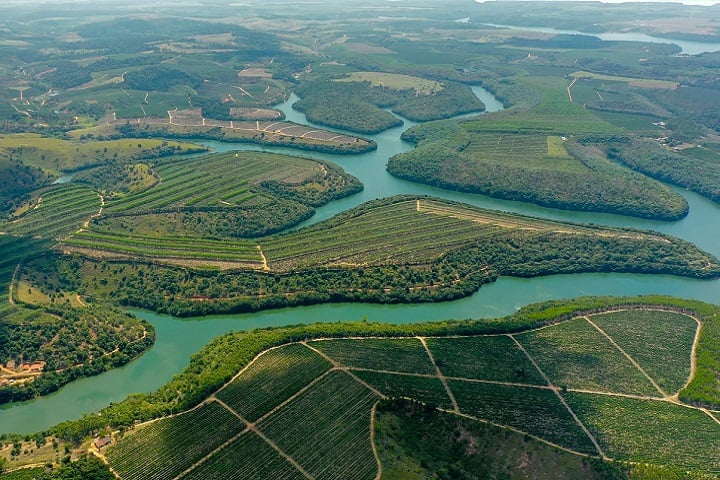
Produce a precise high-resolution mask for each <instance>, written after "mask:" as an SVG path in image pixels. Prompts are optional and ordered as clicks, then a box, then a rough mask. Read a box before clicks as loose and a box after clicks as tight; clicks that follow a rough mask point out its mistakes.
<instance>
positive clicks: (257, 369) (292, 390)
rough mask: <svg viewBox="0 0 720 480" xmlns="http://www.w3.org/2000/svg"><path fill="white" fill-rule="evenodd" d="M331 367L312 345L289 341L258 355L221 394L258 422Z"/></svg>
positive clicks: (240, 411)
mask: <svg viewBox="0 0 720 480" xmlns="http://www.w3.org/2000/svg"><path fill="white" fill-rule="evenodd" d="M329 368H330V364H329V363H328V362H327V361H326V360H325V359H323V358H322V357H320V356H319V355H317V354H316V353H314V352H313V351H312V350H310V349H309V348H307V347H304V346H302V345H298V344H292V345H287V346H284V347H281V348H278V349H276V350H270V351H268V352H266V353H265V354H264V355H262V356H261V357H259V358H258V359H256V360H255V361H254V362H253V363H252V364H251V365H250V366H249V367H248V368H247V369H246V370H244V371H243V372H242V373H241V374H240V376H238V378H236V379H235V380H233V381H232V383H230V384H229V385H227V386H226V387H225V388H223V389H222V390H220V391H219V392H218V394H217V397H218V398H219V399H220V400H222V401H223V402H225V403H226V404H227V405H228V406H229V407H230V408H232V409H233V410H234V411H235V412H237V413H239V414H240V415H242V416H243V418H246V419H248V420H249V421H251V422H254V421H256V420H257V419H259V418H260V417H262V416H263V415H265V414H266V413H268V412H269V411H270V410H272V409H273V408H275V407H277V406H278V405H280V404H281V403H283V402H284V401H285V400H287V399H288V398H290V397H291V396H292V395H294V394H296V393H297V392H298V391H299V390H300V389H301V388H303V387H305V386H306V385H308V384H309V383H310V382H312V381H313V380H315V379H317V378H318V377H319V376H320V375H322V374H323V373H324V372H326V371H327V370H328V369H329Z"/></svg>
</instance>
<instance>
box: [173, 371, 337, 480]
mask: <svg viewBox="0 0 720 480" xmlns="http://www.w3.org/2000/svg"><path fill="white" fill-rule="evenodd" d="M331 371H332V370H328V371H327V372H325V373H323V374H322V375H320V376H319V377H318V378H316V379H315V380H313V381H312V382H310V383H309V384H307V385H305V387H304V388H303V389H302V390H300V391H299V392H297V393H296V394H295V395H293V396H292V397H290V398H288V399H287V400H286V401H285V402H283V403H281V404H280V405H278V406H277V407H275V408H274V409H273V410H271V411H270V412H268V413H267V414H265V415H264V416H263V417H261V418H260V419H258V420H257V421H260V420H261V419H262V418H264V417H266V416H268V415H270V414H271V413H274V412H275V411H276V410H277V409H279V408H280V407H281V406H283V405H285V404H287V403H288V402H289V401H290V400H291V399H294V398H296V397H297V396H298V395H299V394H300V393H301V392H304V391H305V390H307V389H308V388H309V387H310V386H311V385H313V384H314V383H316V382H317V381H318V379H320V378H322V377H324V376H325V375H327V374H328V373H329V372H331ZM212 399H213V400H214V401H216V402H218V403H219V404H220V405H222V406H223V407H224V408H226V409H227V410H229V411H230V413H232V414H233V415H235V416H236V417H237V418H239V419H240V420H241V421H242V422H244V423H245V429H244V430H243V431H242V432H240V433H238V434H237V435H235V436H234V437H233V438H232V439H231V440H228V441H227V442H225V443H224V444H223V445H221V446H220V447H218V448H217V449H215V450H213V451H212V452H211V453H210V454H209V455H207V456H205V457H203V460H206V459H208V458H209V457H210V455H212V454H214V453H215V452H216V451H218V450H220V449H221V448H224V447H225V446H226V445H229V444H230V442H231V441H234V440H235V439H236V438H239V437H240V435H242V434H243V433H244V432H246V431H250V432H254V433H255V434H256V435H257V436H258V437H260V438H261V439H262V440H263V441H264V442H265V443H267V444H268V445H269V446H270V447H271V448H272V449H273V450H275V451H276V452H278V454H280V456H281V457H283V458H284V459H285V460H287V461H288V462H290V464H291V465H292V466H293V467H295V468H296V469H297V470H298V471H299V472H300V473H302V474H303V476H304V477H305V478H307V479H308V480H315V477H313V476H312V475H310V474H309V473H308V472H307V471H306V470H305V469H304V468H303V467H302V466H301V465H300V464H299V463H298V462H297V461H296V460H295V459H294V458H292V457H291V456H290V455H288V454H287V453H285V451H283V449H281V448H280V447H279V446H278V445H277V444H276V443H275V442H273V441H272V440H271V439H270V438H268V436H267V435H265V434H264V433H262V432H261V431H260V429H259V428H258V426H257V425H256V424H255V423H254V422H250V421H249V420H247V419H245V418H244V417H243V416H242V415H240V414H239V413H237V412H236V411H235V410H233V409H232V408H230V406H228V405H227V404H226V403H225V402H223V401H222V400H220V399H219V398H217V397H215V396H213V397H212ZM184 473H189V470H185V472H183V474H184ZM179 478H180V477H175V478H174V479H173V480H178V479H179Z"/></svg>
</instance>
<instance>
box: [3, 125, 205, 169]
mask: <svg viewBox="0 0 720 480" xmlns="http://www.w3.org/2000/svg"><path fill="white" fill-rule="evenodd" d="M198 149H199V147H197V146H196V145H192V144H189V143H183V142H177V141H171V140H160V139H142V140H136V139H132V140H107V141H93V142H74V141H68V140H63V139H60V138H52V137H42V136H40V135H37V134H17V135H4V136H0V151H4V152H5V153H6V154H9V155H11V156H12V157H13V158H16V159H19V160H22V161H23V163H25V164H26V165H30V166H33V167H38V168H42V169H43V170H46V171H50V172H54V173H55V175H59V172H63V171H75V170H78V169H81V168H86V167H89V166H92V165H97V164H101V163H104V162H107V161H111V160H112V161H119V162H126V161H131V160H137V159H143V158H154V157H156V156H159V155H161V154H165V153H168V152H172V153H176V154H183V153H192V152H194V151H197V150H198Z"/></svg>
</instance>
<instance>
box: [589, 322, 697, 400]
mask: <svg viewBox="0 0 720 480" xmlns="http://www.w3.org/2000/svg"><path fill="white" fill-rule="evenodd" d="M590 318H591V319H592V321H593V322H594V323H595V324H596V325H598V326H599V327H600V328H602V330H603V331H604V332H606V333H607V334H608V335H609V336H611V337H612V338H613V340H614V341H615V342H616V343H617V344H618V345H619V346H620V347H621V348H622V349H623V350H624V351H625V352H627V353H628V354H629V355H630V356H631V357H633V358H634V359H635V360H636V361H637V362H638V363H639V364H640V366H642V368H643V370H645V371H646V372H647V373H648V375H650V376H651V377H652V378H653V379H654V380H655V381H657V383H658V384H659V385H660V387H662V388H663V390H664V391H665V392H666V393H668V394H674V393H676V392H678V391H679V390H680V389H681V388H682V387H683V386H684V385H685V384H686V383H687V381H688V379H689V377H690V357H691V356H690V354H689V352H691V351H692V346H693V341H694V340H695V335H696V333H697V329H698V324H697V322H696V321H695V320H694V319H692V318H691V317H688V316H686V315H682V314H678V313H675V312H662V311H649V312H643V311H639V312H617V313H607V314H604V315H593V316H592V317H590Z"/></svg>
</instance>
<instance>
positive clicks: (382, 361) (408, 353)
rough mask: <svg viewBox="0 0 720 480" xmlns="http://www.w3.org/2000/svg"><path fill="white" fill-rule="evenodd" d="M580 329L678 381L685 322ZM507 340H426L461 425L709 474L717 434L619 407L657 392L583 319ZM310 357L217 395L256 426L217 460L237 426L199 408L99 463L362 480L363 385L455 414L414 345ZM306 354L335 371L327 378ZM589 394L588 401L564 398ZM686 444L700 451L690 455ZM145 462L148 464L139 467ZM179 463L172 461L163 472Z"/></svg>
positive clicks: (636, 318)
mask: <svg viewBox="0 0 720 480" xmlns="http://www.w3.org/2000/svg"><path fill="white" fill-rule="evenodd" d="M589 318H591V319H592V320H593V321H594V322H596V324H598V325H602V326H603V327H604V328H607V330H608V332H612V338H613V339H614V340H616V341H617V343H618V344H623V345H624V346H625V348H627V350H626V352H630V353H631V354H632V355H638V358H639V359H640V360H641V361H642V362H643V363H645V364H648V365H649V364H650V363H654V364H656V365H657V370H658V371H660V370H661V369H662V364H663V360H664V359H665V358H666V357H665V356H666V355H667V354H668V353H669V349H677V350H678V351H676V352H672V355H671V356H672V357H673V358H670V363H671V365H677V366H671V368H670V371H671V372H670V374H669V375H670V376H671V377H672V378H673V379H674V380H673V381H676V382H678V381H679V380H680V378H681V373H682V372H685V371H686V370H685V369H686V367H687V364H688V363H689V358H690V349H691V347H692V340H693V339H692V338H690V337H693V336H694V333H695V332H696V328H695V326H696V324H695V322H694V320H692V319H691V318H690V317H687V316H686V315H681V314H676V313H668V312H662V311H636V310H632V311H626V312H617V313H609V314H597V315H592V316H591V317H589ZM645 328H647V329H648V331H647V332H646V331H645ZM608 332H606V333H608ZM513 337H514V338H515V339H517V340H518V342H520V344H521V345H522V346H523V347H524V348H525V349H526V350H527V355H530V357H532V359H533V360H534V361H535V362H536V363H537V365H538V367H539V368H540V369H542V370H543V372H545V373H546V374H547V375H548V376H549V377H550V380H551V381H552V382H553V384H554V386H556V387H557V391H556V390H553V389H552V388H551V387H550V386H549V385H548V384H547V383H546V382H545V381H544V380H543V378H542V376H541V375H540V373H539V372H538V369H537V368H536V367H535V366H534V365H533V364H532V362H531V361H530V360H529V359H528V357H527V355H526V353H525V352H523V351H522V349H520V348H519V346H518V345H517V344H516V343H514V341H513ZM513 337H511V336H506V335H499V336H492V335H491V336H475V337H458V338H454V337H447V338H432V337H431V338H426V339H425V340H426V342H427V345H428V348H429V349H430V351H431V352H432V354H433V358H434V359H435V362H436V365H437V367H438V368H439V370H440V371H441V372H442V374H443V375H444V376H445V378H446V380H447V384H448V387H449V390H450V392H451V394H452V396H453V397H454V399H455V400H456V402H457V407H458V409H459V412H460V413H462V414H464V415H468V416H471V417H474V418H477V419H480V420H484V421H489V422H491V423H495V424H499V425H505V426H508V427H510V428H513V429H516V430H518V431H520V432H525V433H527V434H530V435H533V436H535V437H537V438H540V439H542V440H545V441H547V442H550V443H552V444H555V445H559V446H561V447H563V448H566V449H569V450H572V451H575V452H579V453H586V454H590V455H597V454H598V449H597V448H596V447H595V445H594V444H593V439H595V440H596V441H597V442H598V443H599V446H600V448H601V449H602V450H603V453H604V454H606V455H608V456H610V457H613V458H618V459H626V460H631V461H653V462H656V463H659V464H667V463H672V464H676V465H681V466H683V467H686V468H689V469H692V468H695V469H704V470H709V471H714V472H720V453H718V452H720V440H718V439H719V438H720V436H718V428H719V427H718V423H717V422H716V421H715V420H713V419H712V418H711V417H710V416H709V415H708V414H706V413H705V412H703V411H701V410H699V409H694V408H691V407H688V406H683V405H676V404H673V403H671V402H670V401H667V400H666V399H660V398H658V399H652V400H651V399H640V398H630V397H626V396H624V395H628V394H632V393H633V392H641V393H645V390H648V392H646V393H648V394H653V395H655V396H656V397H657V396H658V392H657V391H656V390H650V388H652V386H651V385H650V383H649V382H648V380H647V379H646V378H645V377H644V376H643V375H642V374H641V373H640V370H639V369H638V368H637V367H636V366H634V365H633V364H632V363H630V361H629V360H628V358H626V357H625V356H624V354H623V353H622V352H621V351H620V349H619V348H617V347H616V346H615V345H613V344H612V343H611V342H610V340H609V339H608V338H607V337H605V336H604V335H603V334H602V333H601V332H599V331H598V330H596V329H595V328H594V327H593V326H592V325H591V324H590V323H589V322H588V321H587V320H586V319H585V318H576V319H574V320H569V321H566V322H563V323H560V324H557V325H553V326H550V327H547V328H541V329H538V330H534V331H532V332H528V333H523V334H515V335H513ZM309 345H310V346H311V347H312V348H307V347H306V346H305V345H304V344H297V343H294V344H289V345H286V346H283V347H280V348H275V349H271V350H269V351H266V352H265V353H264V354H262V355H260V356H259V357H257V358H256V360H255V361H254V362H253V363H252V364H250V366H248V367H247V368H246V369H245V370H244V371H242V372H241V373H240V374H239V375H238V376H237V378H235V379H234V380H233V381H232V382H231V383H229V384H228V385H226V386H225V387H224V388H223V389H221V390H220V391H219V392H218V393H217V394H216V396H217V398H218V399H220V400H221V401H223V402H224V403H225V404H226V405H227V408H228V409H232V410H233V411H234V412H237V413H239V414H240V415H242V416H243V417H244V418H246V419H248V420H249V421H251V422H252V421H255V422H257V424H256V425H255V427H251V429H250V430H248V431H245V432H244V433H243V434H242V435H239V436H237V438H235V439H233V440H232V441H231V442H229V443H227V445H225V446H223V447H222V448H221V449H219V450H217V451H215V452H214V450H216V449H217V448H218V447H219V446H221V445H222V444H223V443H225V442H227V441H228V440H230V439H232V438H233V437H234V436H236V435H238V434H239V433H240V432H241V431H242V429H243V424H242V423H241V422H240V420H239V419H238V418H237V417H235V416H233V415H232V413H231V412H230V411H229V410H227V409H225V407H224V406H222V405H220V404H219V403H218V402H212V401H211V402H210V403H209V404H207V405H204V406H202V407H200V408H198V409H196V410H192V411H190V412H188V413H186V414H183V415H179V416H176V417H172V418H169V419H165V420H160V421H157V422H155V423H151V424H150V425H149V426H146V427H144V428H142V429H140V430H139V432H138V433H136V434H132V435H129V436H128V437H127V438H125V439H122V440H120V443H119V446H117V447H113V448H112V449H111V450H110V451H109V452H108V458H109V460H110V463H111V465H112V466H113V467H114V468H115V469H116V470H117V471H118V472H119V473H120V475H121V477H122V478H123V479H125V480H134V479H139V478H157V479H166V478H172V477H173V476H175V475H179V474H181V473H182V472H184V473H182V475H181V478H186V479H192V480H195V479H200V478H219V479H224V478H249V479H255V478H256V479H258V480H259V479H265V478H279V479H293V480H294V479H296V478H302V472H301V469H302V470H303V471H305V472H307V473H308V474H309V475H311V476H313V477H314V478H316V479H318V480H326V479H327V480H339V479H344V478H360V479H373V478H374V477H375V475H376V473H377V462H376V459H375V456H374V453H373V450H372V445H371V441H370V438H371V435H370V424H371V422H370V412H371V409H372V407H373V405H374V404H375V402H376V401H377V400H378V396H377V395H376V394H375V393H374V392H373V391H372V390H370V389H368V388H367V386H366V385H369V386H370V387H372V388H374V389H376V390H377V391H379V392H380V393H381V394H383V395H385V396H387V397H390V398H393V397H405V398H412V399H415V400H418V401H420V402H423V403H425V404H428V405H435V406H438V407H441V408H444V409H446V410H453V409H454V408H453V407H454V406H453V403H452V400H451V398H450V396H449V394H448V391H447V390H446V388H445V386H444V385H443V383H442V382H441V379H440V378H439V377H438V376H437V371H436V369H435V365H433V364H432V363H431V361H430V357H429V356H428V354H427V352H426V351H425V349H424V347H423V345H422V342H421V341H420V340H419V339H418V338H394V339H393V338H386V339H383V338H352V339H332V340H314V341H311V342H310V343H309ZM642 345H647V347H648V348H647V351H643V350H642V348H641V347H642ZM312 349H317V350H318V351H320V352H322V354H323V355H327V357H328V358H330V359H332V361H333V362H336V363H337V365H338V367H336V368H335V369H330V366H331V365H330V363H329V362H328V361H326V359H325V358H323V357H322V356H321V355H319V354H317V353H315V352H313V350H312ZM582 352H585V354H582ZM573 362H575V363H577V364H578V366H577V367H573ZM345 368H348V369H349V371H350V373H352V375H350V374H348V372H345V371H344V369H345ZM632 369H634V370H632ZM353 376H354V377H356V378H353ZM504 382H507V383H504ZM588 387H594V388H597V390H598V391H597V392H596V393H589V392H585V393H581V392H578V391H574V390H573V389H574V388H588ZM560 397H562V398H563V399H565V401H566V402H567V404H568V405H567V406H566V405H565V404H563V402H562V401H561V399H560ZM573 413H575V414H576V415H577V417H578V418H577V419H576V418H575V417H573ZM213 426H214V427H213ZM583 427H587V429H588V430H589V434H588V433H586V431H585V430H583ZM252 428H257V431H258V432H259V434H256V433H255V432H253V431H252ZM591 436H592V437H591ZM699 446H702V447H701V448H702V449H703V452H708V453H707V454H704V455H698V454H697V452H698V448H700V447H699ZM145 450H147V451H149V452H151V455H145V456H144V457H142V458H141V452H144V451H145ZM213 452H214V453H213ZM211 453H212V454H211ZM209 454H211V455H209ZM208 455H209V456H208ZM284 455H287V456H288V457H289V459H290V460H289V459H288V458H286V457H284ZM178 458H182V461H180V463H179V464H176V463H175V462H176V459H178ZM177 461H179V460H177ZM293 462H296V463H293ZM141 464H142V465H141ZM168 464H173V465H177V466H173V467H169V466H168ZM196 464H197V465H196ZM193 465H195V466H194V467H193V468H191V469H190V470H187V471H186V470H185V469H188V468H190V467H191V466H193ZM296 467H299V468H296ZM143 469H144V470H143ZM141 471H144V472H145V474H144V476H143V474H142V473H140V472H141ZM147 472H151V473H152V475H151V476H148V474H147Z"/></svg>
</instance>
